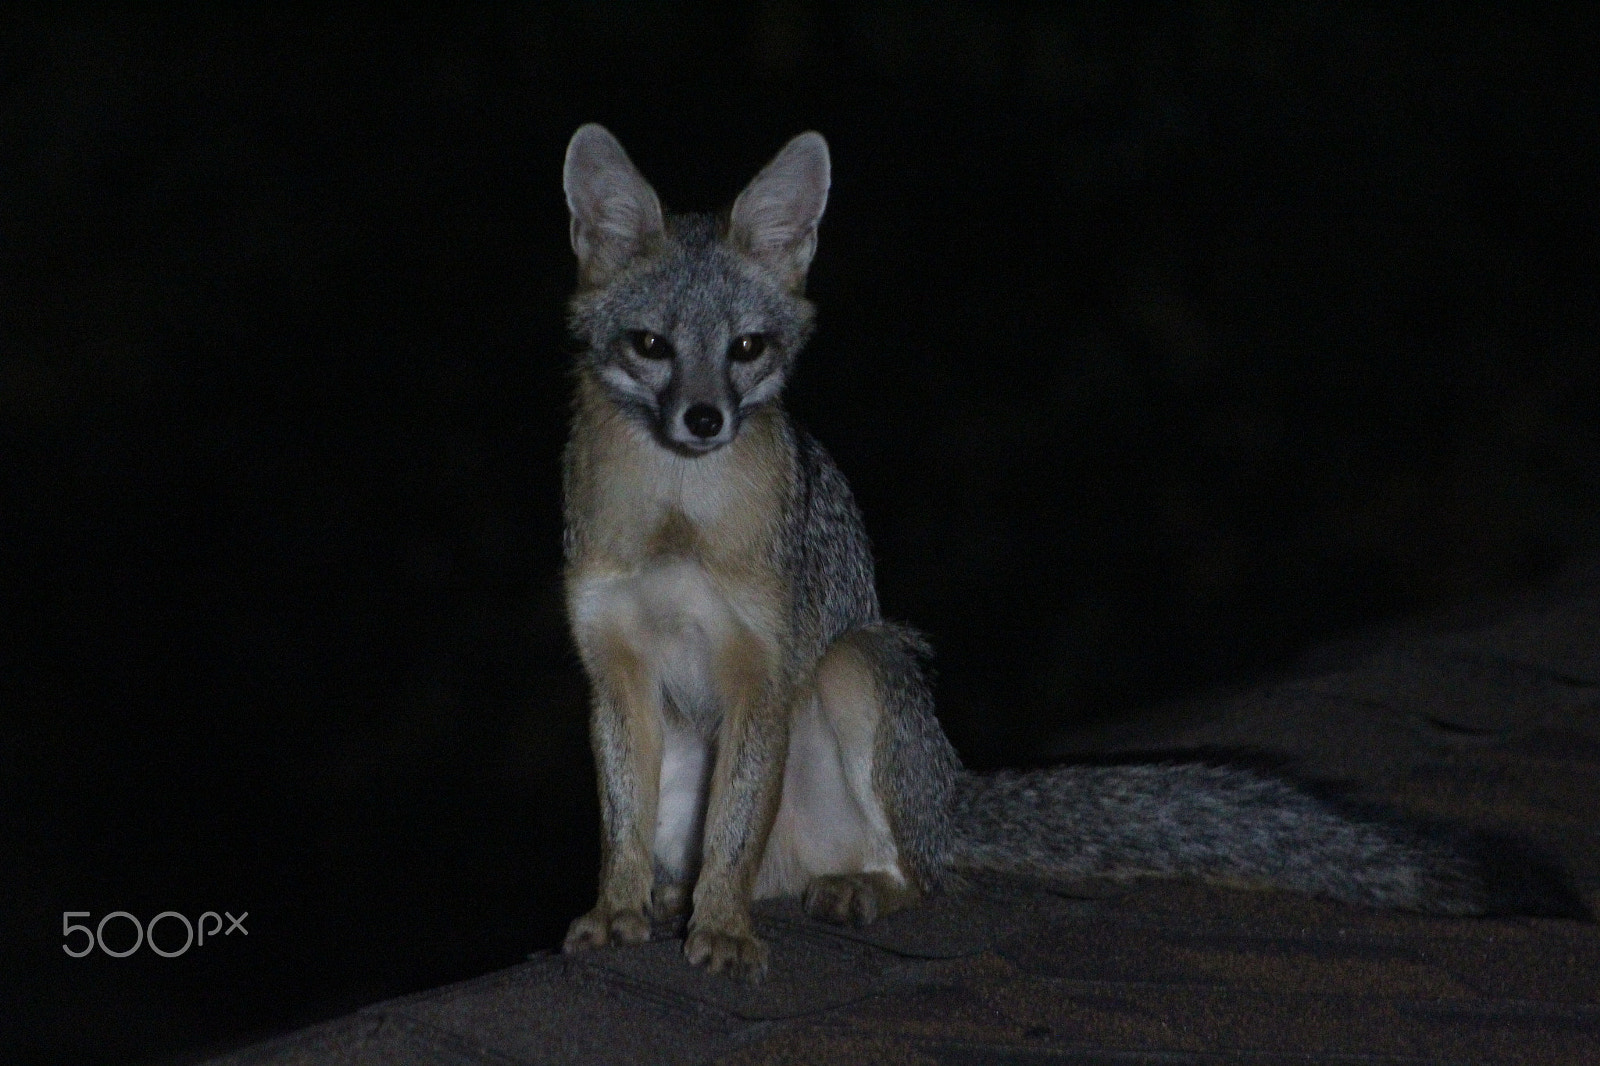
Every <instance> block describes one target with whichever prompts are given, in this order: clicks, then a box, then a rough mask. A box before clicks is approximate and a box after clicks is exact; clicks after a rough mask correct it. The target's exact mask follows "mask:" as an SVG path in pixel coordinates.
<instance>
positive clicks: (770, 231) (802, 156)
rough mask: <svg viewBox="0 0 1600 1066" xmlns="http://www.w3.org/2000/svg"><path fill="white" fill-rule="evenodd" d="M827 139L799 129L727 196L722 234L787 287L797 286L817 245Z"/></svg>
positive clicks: (824, 192)
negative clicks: (739, 188)
mask: <svg viewBox="0 0 1600 1066" xmlns="http://www.w3.org/2000/svg"><path fill="white" fill-rule="evenodd" d="M829 182H830V170H829V163H828V142H827V141H825V140H823V139H822V134H820V133H815V132H812V133H802V134H801V135H800V136H798V137H796V138H795V139H794V140H792V141H790V142H789V143H788V144H786V145H784V146H783V150H782V151H781V152H779V153H778V154H777V155H776V156H774V157H773V159H772V162H770V163H768V164H767V165H766V166H765V167H764V168H762V171H761V173H759V174H757V175H756V176H755V179H754V180H752V181H751V182H750V184H749V185H747V186H745V189H744V192H742V193H740V194H739V198H738V199H737V200H735V201H734V202H733V211H732V212H731V213H730V214H729V217H728V235H729V237H730V238H731V239H732V240H733V242H734V244H735V245H736V246H737V247H739V248H740V249H741V250H742V251H744V252H745V254H747V255H749V256H750V257H752V258H754V259H756V260H758V261H760V262H761V263H763V264H764V265H766V266H767V267H768V269H770V270H771V271H772V272H773V273H774V274H776V275H778V277H779V278H780V279H782V281H783V283H784V284H785V285H786V286H787V287H789V288H791V289H799V288H800V287H801V286H802V285H803V284H804V283H805V279H806V268H807V267H809V266H810V265H811V257H812V255H813V254H815V253H816V250H817V223H818V222H820V221H822V209H823V208H825V207H826V206H827V205H828V185H829Z"/></svg>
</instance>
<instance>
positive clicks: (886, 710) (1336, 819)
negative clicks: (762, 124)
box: [564, 125, 1582, 980]
mask: <svg viewBox="0 0 1600 1066" xmlns="http://www.w3.org/2000/svg"><path fill="white" fill-rule="evenodd" d="M829 167H830V164H829V156H828V148H827V144H826V142H825V141H824V140H823V139H822V137H821V136H820V135H818V134H816V133H803V134H801V135H799V136H798V137H795V138H794V139H793V140H791V141H790V142H789V143H788V144H787V145H786V146H785V147H784V148H783V149H782V150H781V151H780V152H779V153H778V154H777V156H776V157H775V158H773V159H772V161H771V162H770V163H768V164H767V166H766V167H765V168H764V169H763V170H762V171H761V172H760V173H759V174H757V175H756V177H755V178H754V180H752V181H751V182H750V184H749V185H748V186H747V187H746V188H745V189H744V191H743V192H741V193H740V194H739V196H738V198H737V199H736V200H735V201H734V202H733V206H732V207H731V208H730V209H728V210H727V211H726V212H724V213H722V214H721V215H717V216H711V215H681V216H680V215H669V214H666V213H664V212H663V211H662V208H661V204H660V201H659V200H658V199H657V197H656V194H655V191H654V190H653V189H652V188H651V187H650V185H649V184H648V183H647V182H646V181H645V180H644V178H643V177H642V176H641V175H640V173H639V172H638V170H636V169H635V168H634V166H633V164H632V163H631V162H630V160H629V159H628V156H627V154H626V153H625V152H624V151H623V149H622V146H621V145H620V144H619V143H618V142H617V140H616V138H614V137H613V136H612V135H611V134H610V133H609V132H607V131H606V130H605V129H604V128H602V127H600V126H597V125H586V126H584V127H582V128H581V129H579V130H578V131H577V132H576V133H575V134H574V135H573V137H572V140H571V143H570V144H569V145H568V148H567V154H566V164H565V174H564V178H565V181H564V184H565V191H566V199H567V205H568V207H569V208H570V210H571V215H572V223H571V240H572V248H573V251H574V252H575V253H576V254H577V260H578V274H579V284H578V289H577V293H576V295H574V296H573V298H572V302H571V323H570V324H571V329H572V332H573V333H574V335H575V336H576V338H577V339H578V340H579V341H580V342H581V343H582V345H583V350H582V354H581V355H580V356H579V357H578V360H577V367H576V379H577V386H576V398H575V401H574V405H573V419H572V433H571V438H570V441H569V443H568V446H567V449H566V453H565V458H564V464H565V467H564V486H565V517H566V529H565V535H564V549H565V557H566V572H565V578H566V599H567V609H568V616H569V621H570V624H571V629H572V635H573V638H574V640H575V643H576V645H577V649H578V652H579V656H580V658H581V659H582V662H583V666H584V669H585V671H586V672H587V674H588V677H589V680H590V684H591V689H592V718H591V737H592V742H593V748H594V757H595V762H596V765H597V769H598V777H599V787H600V800H601V814H602V822H603V838H602V863H601V872H600V892H599V899H598V901H597V902H596V903H595V906H594V908H593V909H592V910H591V911H589V912H588V913H587V914H585V915H583V916H582V917H580V918H578V919H577V920H575V921H574V922H573V923H572V926H571V929H570V931H569V932H568V934H567V937H566V941H565V944H564V950H566V951H568V952H572V951H578V950H581V949H584V948H591V947H597V946H602V945H606V944H615V943H631V942H638V941H643V940H646V939H648V937H649V936H650V932H651V922H650V919H651V918H652V917H654V918H658V919H661V918H665V917H670V916H677V917H682V916H683V914H684V913H685V912H687V913H688V915H689V917H688V922H687V936H686V939H685V943H684V953H685V954H686V955H687V957H688V959H689V961H690V962H691V963H693V964H696V965H704V966H707V967H708V968H709V969H710V970H711V971H713V972H721V971H727V972H730V973H733V974H736V975H739V976H742V977H744V978H746V979H749V980H759V979H760V978H761V977H762V975H763V974H764V973H765V971H766V967H767V949H766V946H765V945H764V944H763V943H762V942H761V941H760V940H759V939H757V937H756V936H755V935H754V932H753V928H752V925H751V920H750V903H751V901H752V899H762V898H769V897H777V896H799V897H801V899H802V902H803V906H804V909H805V911H806V912H807V913H808V914H810V915H811V916H813V917H815V918H819V919H822V920H824V921H829V922H838V923H858V924H864V923H867V922H871V921H873V920H874V919H876V918H879V917H881V916H883V915H886V914H889V913H890V912H892V911H895V910H898V909H900V908H902V907H905V906H907V905H908V904H911V903H913V902H915V901H916V900H918V899H919V898H920V897H921V896H923V895H924V894H925V893H928V892H931V891H934V890H935V889H937V888H939V887H940V886H941V884H944V883H946V882H947V881H948V880H949V879H950V878H951V876H952V874H953V873H958V872H960V871H966V870H973V871H976V870H999V871H1010V872H1022V873H1029V874H1034V875H1041V876H1045V877H1052V878H1081V877H1100V878H1106V877H1110V878H1131V877H1139V876H1150V875H1158V876H1159V875H1167V876H1173V875H1178V876H1197V877H1203V878H1209V879H1213V880H1218V881H1222V882H1225V883H1229V884H1236V885H1237V884H1246V885H1261V886H1273V887H1282V888H1288V889H1292V890H1297V891H1301V892H1306V893H1313V894H1317V895H1322V896H1328V897H1332V898H1334V899H1337V900H1344V901H1348V902H1351V903H1358V904H1367V905H1373V906H1379V907H1398V908H1409V909H1412V910H1419V911H1427V912H1431V913H1437V914H1449V915H1469V914H1482V913H1489V912H1498V911H1503V910H1520V911H1525V912H1539V913H1562V914H1581V913H1582V905H1581V903H1578V902H1576V897H1574V896H1572V895H1571V894H1570V893H1564V892H1563V891H1562V890H1561V889H1559V888H1545V887H1541V886H1542V885H1543V882H1540V883H1539V885H1535V886H1534V887H1532V888H1529V887H1527V886H1526V885H1524V884H1522V882H1517V881H1516V879H1515V878H1513V881H1514V882H1516V883H1515V884H1514V885H1513V886H1512V887H1511V888H1506V887H1503V886H1499V885H1497V883H1496V880H1495V878H1494V876H1493V875H1492V870H1491V867H1492V866H1493V865H1494V864H1493V863H1490V862H1486V861H1485V857H1484V856H1485V854H1486V853H1483V852H1482V851H1481V849H1478V848H1477V847H1476V845H1475V844H1474V842H1473V841H1472V840H1470V839H1468V838H1466V837H1464V836H1462V835H1459V834H1452V833H1449V832H1443V831H1433V830H1429V829H1425V828H1423V827H1419V826H1413V825H1410V824H1407V823H1405V822H1403V821H1401V820H1399V819H1396V818H1390V817H1387V816H1383V815H1380V814H1371V813H1364V812H1358V811H1356V810H1354V809H1353V808H1347V807H1345V806H1343V805H1341V804H1339V803H1337V802H1335V801H1331V800H1328V799H1325V798H1320V797H1318V796H1317V795H1316V794H1314V793H1313V792H1310V791H1307V790H1305V789H1303V788H1301V787H1299V786H1297V785H1296V784H1294V783H1293V782H1291V781H1290V780H1288V779H1286V778H1283V777H1280V776H1277V775H1274V774H1271V773H1264V772H1260V771H1256V770H1251V769H1246V768H1242V767H1238V766H1229V765H1217V764H1212V763H1154V764H1145V765H1125V766H1115V765H1105V766H1064V767H1057V768H1053V769H1045V770H1035V771H1030V772H1016V771H1002V772H999V773H995V774H988V775H977V774H972V773H969V772H967V771H965V770H964V769H963V768H962V766H961V763H960V761H959V760H958V759H957V757H956V753H955V751H954V750H953V749H952V748H951V746H950V743H949V741H948V740H946V738H945V736H944V733H943V732H942V731H941V730H940V728H939V725H938V722H937V721H936V719H935V717H934V713H933V708H932V701H931V697H930V691H929V685H928V682H927V680H926V673H925V670H924V660H925V659H926V658H927V656H928V655H929V649H928V646H927V645H926V643H924V641H923V640H922V638H921V637H920V636H918V635H917V634H916V633H915V632H913V631H912V630H910V629H907V628H905V627H903V626H899V625H896V624H893V623H890V622H886V621H884V620H883V618H882V617H881V616H880V614H879V609H878V598H877V592H876V589H875V586H874V577H873V561H872V555H871V552H870V550H869V547H868V543H867V536H866V533H865V531H864V528H863V525H862V519H861V515H860V512H859V511H858V510H857V509H856V505H855V502H854V500H853V498H852V497H851V494H850V489H849V486H848V485H847V484H846V483H845V479H844V477H843V475H841V474H840V472H839V470H838V468H837V467H836V466H835V465H834V464H833V462H832V460H831V459H830V458H829V457H828V454H827V453H826V452H825V451H824V450H823V449H822V446H821V445H820V444H818V443H817V442H816V441H815V440H814V439H812V437H811V436H810V435H808V434H807V433H806V432H805V431H804V430H802V429H801V428H799V427H798V426H797V425H796V424H795V423H794V422H793V421H792V420H791V419H790V417H789V416H788V415H787V414H786V413H785V411H784V408H783V406H782V401H781V394H782V391H783V386H784V382H785V380H786V378H787V377H788V375H789V372H790V370H791V368H792V367H793V366H794V362H795V357H796V355H797V354H798V353H799V351H800V349H801V347H802V345H804V343H805V341H806V338H807V336H808V334H809V333H810V331H811V326H812V316H813V309H812V305H811V304H810V303H809V302H808V301H807V300H806V298H805V296H804V295H803V291H804V284H805V278H806V272H807V268H808V267H809V265H810V262H811V258H812V255H813V253H814V251H815V250H816V244H817V225H818V222H819V221H820V220H821V218H822V213H823V208H824V206H825V205H826V203H827V199H828V189H829V180H830V179H829ZM1526 880H1527V879H1525V878H1524V879H1523V881H1526ZM1519 885H1521V887H1518V886H1519Z"/></svg>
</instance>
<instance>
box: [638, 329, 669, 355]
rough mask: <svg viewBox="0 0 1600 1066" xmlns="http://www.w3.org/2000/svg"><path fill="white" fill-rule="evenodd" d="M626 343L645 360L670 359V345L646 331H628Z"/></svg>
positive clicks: (662, 338) (663, 339)
mask: <svg viewBox="0 0 1600 1066" xmlns="http://www.w3.org/2000/svg"><path fill="white" fill-rule="evenodd" d="M628 343H629V344H630V345H632V346H633V350H634V351H636V352H638V353H639V354H640V355H642V356H643V357H644V358H646V359H671V358H672V345H670V344H668V343H667V342H666V339H665V338H664V337H658V336H656V334H654V333H651V332H650V331H649V330H647V329H634V330H629V331H628Z"/></svg>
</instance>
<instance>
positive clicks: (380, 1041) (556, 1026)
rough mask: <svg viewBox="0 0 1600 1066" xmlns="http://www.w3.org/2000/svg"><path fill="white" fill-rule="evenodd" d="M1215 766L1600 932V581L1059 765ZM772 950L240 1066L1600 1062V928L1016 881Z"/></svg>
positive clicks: (547, 960)
mask: <svg viewBox="0 0 1600 1066" xmlns="http://www.w3.org/2000/svg"><path fill="white" fill-rule="evenodd" d="M1195 748H1201V749H1219V748H1220V749H1226V750H1235V751H1236V750H1241V749H1244V750H1247V751H1252V752H1256V753H1267V754H1269V755H1273V756H1277V757H1282V758H1284V759H1285V760H1286V761H1287V763H1288V765H1290V766H1291V767H1293V768H1294V769H1295V770H1296V771H1297V772H1301V773H1305V774H1307V775H1310V776H1313V777H1319V778H1331V779H1336V780H1339V781H1342V782H1345V783H1346V784H1347V785H1349V786H1350V787H1351V788H1352V789H1353V791H1354V792H1355V794H1356V795H1357V796H1359V797H1361V798H1367V799H1374V800H1381V801H1383V802H1386V803H1389V804H1392V805H1394V806H1397V807H1399V808H1401V809H1403V810H1405V811H1407V812H1409V813H1412V814H1414V815H1417V816H1420V817H1424V818H1432V819H1442V820H1448V821H1452V822H1458V823H1464V824H1469V825H1473V826H1477V827H1480V828H1484V829H1491V830H1499V831H1509V832H1512V833H1515V834H1517V835H1519V836H1521V837H1523V838H1525V839H1527V840H1529V841H1532V842H1534V843H1536V844H1538V845H1540V846H1541V847H1543V848H1544V849H1546V850H1548V851H1549V852H1551V853H1552V854H1553V855H1555V856H1558V857H1559V858H1560V859H1561V860H1562V861H1563V862H1564V863H1565V864H1566V865H1567V867H1568V868H1569V869H1570V870H1571V871H1572V873H1573V879H1574V883H1575V885H1576V887H1577V889H1578V890H1579V892H1580V893H1581V894H1582V895H1583V896H1584V897H1585V899H1586V900H1587V901H1588V903H1589V905H1590V906H1591V907H1596V906H1600V846H1597V845H1600V567H1595V566H1589V567H1584V568H1579V569H1577V570H1575V571H1572V572H1570V573H1569V574H1568V575H1567V576H1566V577H1565V578H1564V579H1563V580H1562V581H1560V582H1557V583H1556V584H1554V585H1552V586H1550V587H1548V588H1546V589H1544V590H1542V591H1541V592H1539V593H1537V594H1530V595H1527V596H1524V597H1522V598H1520V599H1518V600H1516V601H1513V602H1505V601H1501V602H1498V603H1495V604H1489V605H1479V606H1478V607H1475V608H1464V609H1460V610H1457V611H1456V612H1454V613H1452V614H1450V615H1448V616H1439V617H1434V618H1431V619H1426V620H1421V621H1413V622H1410V623H1406V624H1405V625H1402V626H1398V627H1394V628H1391V629H1389V630H1387V631H1385V632H1381V633H1375V634H1369V635H1367V636H1365V637H1363V638H1360V639H1354V640H1350V641H1347V642H1344V643H1342V644H1339V645H1333V646H1328V647H1324V648H1322V649H1320V650H1319V651H1318V652H1316V653H1315V654H1313V655H1311V656H1309V657H1308V658H1306V659H1305V660H1304V661H1303V662H1302V663H1301V664H1300V666H1299V667H1298V668H1297V670H1296V671H1294V672H1292V673H1289V674H1286V675H1285V676H1284V677H1283V678H1282V679H1281V680H1278V681H1275V682H1272V683H1269V684H1266V685H1263V686H1261V687H1259V688H1256V689H1253V690H1250V691H1246V692H1243V693H1236V694H1229V695H1218V696H1215V697H1211V698H1207V699H1200V700H1191V701H1187V702H1185V703H1183V704H1178V705H1173V706H1169V707H1165V708H1160V709H1158V710H1156V711H1153V712H1151V713H1150V714H1148V715H1145V716H1142V717H1140V718H1137V719H1130V720H1128V721H1125V722H1122V723H1119V724H1117V725H1115V726H1110V727H1105V728H1102V729H1100V730H1099V731H1097V732H1095V733H1093V734H1081V735H1077V736H1073V737H1065V738H1062V740H1061V749H1062V754H1064V755H1066V754H1071V753H1087V754H1100V753H1104V752H1109V751H1118V752H1124V751H1128V752H1136V751H1141V750H1143V751H1150V752H1156V751H1161V752H1166V751H1172V750H1181V749H1195ZM758 924H759V925H760V927H761V930H762V933H763V935H764V936H765V937H766V938H767V939H768V940H769V942H770V943H771V945H772V974H771V976H770V977H769V979H768V980H767V982H766V983H765V984H763V985H761V986H760V987H756V988H751V987H747V986H744V985H741V984H737V983H735V982H733V981H730V980H727V979H724V978H714V977H709V976H707V975H704V974H702V973H700V972H698V971H696V970H693V969H691V968H689V967H688V966H687V965H686V964H685V963H684V962H683V960H682V958H681V955H680V947H681V945H680V942H678V941H676V940H672V939H664V940H661V941H657V942H654V943H651V944H649V945H647V946H644V947H638V948H628V949H612V950H604V951H598V952H594V953H590V954H587V955H583V956H579V957H574V958H565V957H562V956H559V955H554V954H541V955H536V956H534V957H531V958H529V959H528V961H527V962H525V963H523V964H521V965H519V966H516V967H513V968H511V969H508V970H503V971H500V972H497V973H491V974H488V975H485V976H483V977H481V978H479V979H476V980H473V981H468V982H465V983H462V984H458V985H452V986H449V987H445V988H440V989H436V990H433V991H429V992H425V993H421V994H418V995H414V996H410V997H406V998H403V999H398V1000H393V1001H390V1002H386V1003H379V1004H375V1005H373V1006H371V1007H368V1008H366V1009H364V1010H361V1011H358V1012H357V1013H355V1014H352V1015H349V1016H347V1017H343V1018H339V1019H336V1020H334V1021H330V1022H328V1023H325V1024H323V1025H319V1026H315V1027H313V1028H310V1029H306V1030H303V1031H300V1032H297V1033H292V1034H289V1035H287V1036H284V1037H282V1038H279V1039H277V1040H275V1041H270V1042H268V1043H264V1044H260V1045H256V1046H253V1047H250V1048H247V1049H244V1050H241V1051H238V1052H236V1053H233V1054H231V1055H227V1056H224V1057H223V1058H220V1059H216V1060H214V1062H213V1066H225V1064H226V1066H246V1064H250V1066H290V1064H306V1066H312V1064H315V1066H335V1064H339V1066H356V1064H366V1063H374V1064H376V1063H386V1064H405V1063H460V1064H487V1063H502V1064H508V1063H518V1064H524V1063H525V1064H534V1063H540V1064H542V1063H552V1064H553V1063H574V1064H577V1063H583V1064H601V1063H637V1062H668V1063H678V1062H682V1063H690V1062H695V1063H700V1062H716V1063H833V1062H838V1063H859V1062H886V1063H887V1062H893V1063H901V1062H904V1063H949V1064H955V1063H977V1062H998V1061H1003V1062H1016V1063H1031V1062H1039V1063H1045V1062H1071V1063H1110V1062H1118V1063H1127V1062H1161V1063H1189V1062H1195V1063H1199V1062H1218V1061H1228V1062H1232V1061H1241V1062H1252V1063H1290V1062H1293V1063H1334V1062H1340V1063H1351V1062H1361V1063H1435V1062H1437V1063H1460V1062H1492V1063H1540V1064H1550V1063H1578V1062H1583V1061H1593V1060H1592V1059H1591V1058H1587V1056H1591V1055H1593V1053H1594V1049H1595V1048H1596V1047H1600V979H1597V975H1600V925H1595V924H1587V923H1580V922H1573V921H1565V920H1556V919H1530V918H1514V919H1492V920H1444V919H1437V918H1427V917H1420V916H1415V915H1409V914H1394V913H1381V912H1374V911H1367V910H1362V909H1357V908H1352V907H1347V906H1342V905H1338V904H1333V903H1326V902H1321V901H1317V900H1309V899H1304V898H1299V897H1294V896H1288V895H1278V894H1270V893H1250V892H1235V891H1227V890H1223V889H1216V888H1209V887H1204V886H1198V885H1193V884H1182V883H1171V884H1168V883H1162V884H1155V883H1147V884H1141V885H1136V886H1133V887H1123V888H1110V887H1104V886H1093V885H1066V886H1063V885H1045V884H1036V883H1025V882H1017V881H1006V880H984V881H980V882H976V883H973V884H971V885H970V886H969V887H968V888H967V889H966V890H965V891H962V892H956V893H951V894H947V895H944V896H942V897H940V898H938V899H935V900H933V901H931V902H930V903H929V904H928V905H925V906H923V907H920V908H918V909H915V910H913V911H910V912H907V913H903V914H900V915H896V916H894V917H892V918H890V919H887V920H885V921H883V922H880V923H879V924H877V925H876V926H873V927H871V928H868V929H865V930H849V929H847V930H841V929H833V928H829V927H825V926H823V925H820V924H817V923H814V922H809V921H807V920H805V919H804V918H803V917H802V915H801V914H800V912H799V910H798V907H796V906H795V905H793V904H787V905H775V906H764V907H762V908H761V909H760V911H759V916H758ZM1585 1047H1587V1048H1589V1051H1588V1052H1585V1051H1584V1050H1583V1048H1585Z"/></svg>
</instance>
